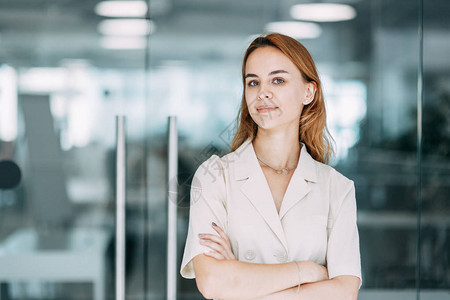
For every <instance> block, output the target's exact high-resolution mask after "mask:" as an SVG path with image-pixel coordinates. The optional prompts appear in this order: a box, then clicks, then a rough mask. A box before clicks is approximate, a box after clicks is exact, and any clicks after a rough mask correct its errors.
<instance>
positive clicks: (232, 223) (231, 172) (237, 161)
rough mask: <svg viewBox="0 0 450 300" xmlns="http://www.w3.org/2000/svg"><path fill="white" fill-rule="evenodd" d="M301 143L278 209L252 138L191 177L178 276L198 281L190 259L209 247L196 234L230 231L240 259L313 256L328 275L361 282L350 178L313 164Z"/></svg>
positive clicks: (279, 260)
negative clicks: (349, 277)
mask: <svg viewBox="0 0 450 300" xmlns="http://www.w3.org/2000/svg"><path fill="white" fill-rule="evenodd" d="M300 145H301V152H300V159H299V161H298V165H297V168H296V169H295V171H294V174H293V175H292V177H291V180H290V182H289V185H288V187H287V190H286V193H285V195H284V198H283V202H282V204H281V207H280V212H279V214H278V212H277V210H276V207H275V203H274V200H273V197H272V194H271V192H270V188H269V185H268V183H267V180H266V178H265V176H264V173H263V171H262V169H261V167H260V165H259V163H258V160H257V158H256V155H255V151H254V149H253V144H252V143H251V140H250V138H249V139H247V141H245V142H244V143H243V144H242V145H241V146H240V147H239V148H238V149H236V150H235V151H234V152H231V153H229V154H227V155H224V156H223V157H222V158H219V157H218V156H217V155H212V156H211V157H210V158H209V159H208V160H206V161H205V162H203V163H202V164H201V165H200V167H199V168H198V169H197V171H196V172H195V174H194V177H193V180H192V186H191V206H190V213H189V230H188V236H187V240H186V246H185V250H184V256H183V261H182V263H181V270H180V273H181V275H182V276H183V277H184V278H195V274H194V269H193V265H192V259H193V258H194V257H195V256H197V255H199V254H201V253H203V252H204V251H207V250H210V249H209V248H208V247H206V246H203V245H201V244H200V243H199V237H198V234H199V233H211V234H216V235H217V233H216V232H215V231H214V229H213V228H212V227H211V222H215V223H216V224H217V225H218V226H219V227H221V228H222V229H223V230H224V231H225V232H226V234H227V235H228V237H229V239H230V242H231V247H232V250H233V253H234V255H235V256H236V259H237V260H240V261H245V262H252V263H265V264H276V263H283V262H289V261H302V260H310V261H314V262H316V263H318V264H321V265H324V266H326V267H327V269H328V274H329V277H330V279H331V278H333V277H336V276H339V275H354V276H357V277H359V278H360V279H361V263H360V252H359V235H358V228H357V225H356V200H355V188H354V184H353V181H351V180H349V179H347V178H346V177H344V176H343V175H342V174H340V173H338V172H337V171H336V170H335V169H334V168H332V167H330V166H328V165H325V164H322V163H319V162H317V161H315V160H314V159H313V158H312V157H311V156H310V154H309V153H308V152H307V150H306V146H305V145H304V144H303V143H300Z"/></svg>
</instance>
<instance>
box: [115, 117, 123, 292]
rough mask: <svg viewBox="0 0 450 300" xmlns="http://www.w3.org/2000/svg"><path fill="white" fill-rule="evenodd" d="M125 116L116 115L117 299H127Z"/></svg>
mask: <svg viewBox="0 0 450 300" xmlns="http://www.w3.org/2000/svg"><path fill="white" fill-rule="evenodd" d="M125 121H126V117H125V116H116V245H115V248H116V300H125V201H126V199H125V193H126V186H125V185H126V149H125V143H126V136H125V135H126V132H125Z"/></svg>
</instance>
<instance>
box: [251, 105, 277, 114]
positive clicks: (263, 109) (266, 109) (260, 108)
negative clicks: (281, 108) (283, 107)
mask: <svg viewBox="0 0 450 300" xmlns="http://www.w3.org/2000/svg"><path fill="white" fill-rule="evenodd" d="M277 108H278V107H277V106H268V105H261V106H257V107H256V109H257V110H258V112H259V113H266V112H269V111H272V110H275V109H277Z"/></svg>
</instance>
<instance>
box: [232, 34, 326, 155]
mask: <svg viewBox="0 0 450 300" xmlns="http://www.w3.org/2000/svg"><path fill="white" fill-rule="evenodd" d="M262 47H275V48H277V49H278V50H280V51H281V52H282V53H283V54H284V55H286V56H287V57H288V58H289V59H290V60H291V61H292V62H293V63H294V64H295V65H296V66H297V68H298V69H299V70H300V72H301V74H302V76H303V78H304V79H305V81H306V82H314V83H315V85H316V93H315V95H314V99H313V101H312V102H311V103H310V104H308V105H305V106H304V107H303V111H302V113H301V116H300V122H299V141H300V142H303V143H304V144H305V145H306V148H307V150H308V152H309V153H310V154H311V156H312V157H313V158H314V159H315V160H317V161H319V162H322V163H328V162H329V160H330V159H331V158H332V157H333V156H334V150H333V145H332V143H333V138H332V137H331V135H330V132H329V131H328V128H327V124H326V112H325V101H324V98H323V92H322V85H321V83H320V79H319V75H318V73H317V70H316V66H315V64H314V61H313V59H312V57H311V55H310V54H309V52H308V50H306V48H305V47H304V46H303V45H302V44H301V43H300V42H298V41H297V40H295V39H293V38H291V37H289V36H286V35H283V34H279V33H271V34H269V35H267V36H259V37H257V38H256V39H255V40H253V42H252V43H251V44H250V46H249V47H248V48H247V51H246V52H245V55H244V59H243V62H242V82H243V85H244V91H243V93H242V101H241V107H240V109H239V113H238V116H237V118H236V125H237V131H236V134H235V136H234V138H233V141H232V142H231V151H235V150H236V149H237V148H239V146H240V145H242V144H243V143H244V142H245V141H246V140H247V139H248V138H251V140H252V141H253V140H254V139H255V137H256V134H257V132H258V125H257V124H256V123H255V122H254V121H253V119H252V118H251V116H250V114H249V111H248V107H247V103H246V101H245V66H246V63H247V59H248V57H249V56H250V54H251V53H252V52H253V51H255V50H256V49H258V48H262Z"/></svg>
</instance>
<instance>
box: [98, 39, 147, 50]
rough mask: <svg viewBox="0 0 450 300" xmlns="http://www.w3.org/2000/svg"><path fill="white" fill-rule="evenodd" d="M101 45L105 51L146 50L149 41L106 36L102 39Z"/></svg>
mask: <svg viewBox="0 0 450 300" xmlns="http://www.w3.org/2000/svg"><path fill="white" fill-rule="evenodd" d="M100 45H101V46H102V47H103V48H105V49H117V50H128V49H130V50H131V49H144V48H145V47H146V45H147V41H146V39H145V38H144V37H112V36H106V37H102V38H101V39H100Z"/></svg>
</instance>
